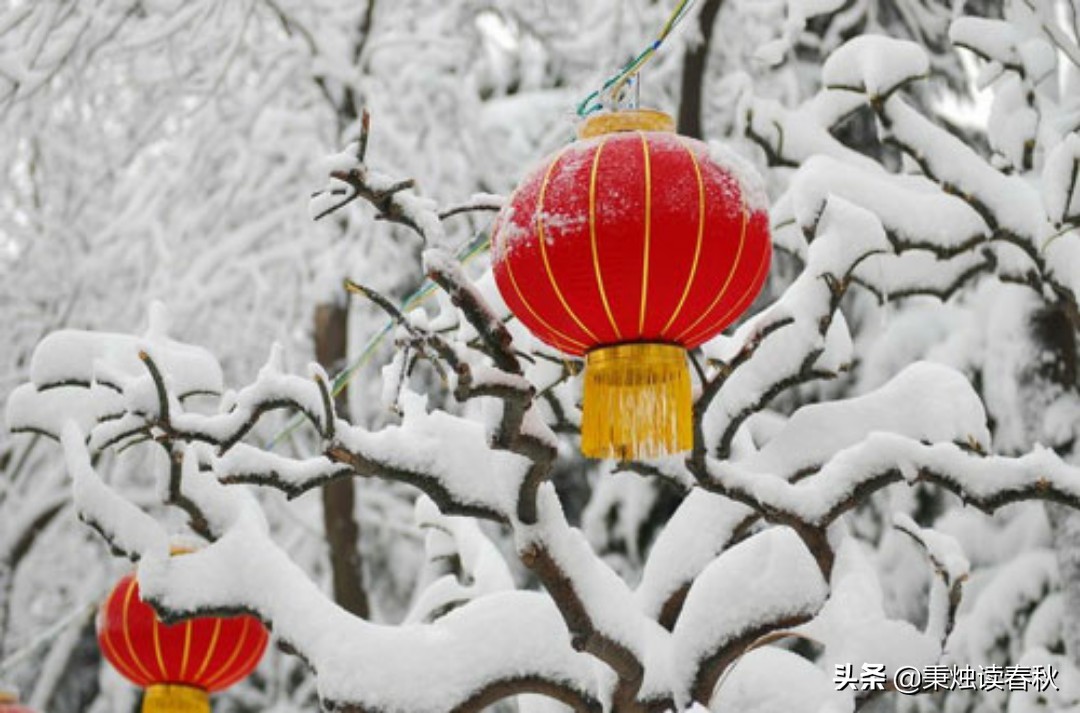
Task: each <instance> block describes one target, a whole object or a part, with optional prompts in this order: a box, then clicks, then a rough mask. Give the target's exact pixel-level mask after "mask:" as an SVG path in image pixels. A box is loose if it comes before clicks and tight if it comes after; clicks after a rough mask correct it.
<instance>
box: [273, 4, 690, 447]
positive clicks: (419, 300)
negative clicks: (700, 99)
mask: <svg viewBox="0 0 1080 713" xmlns="http://www.w3.org/2000/svg"><path fill="white" fill-rule="evenodd" d="M693 4H694V0H680V2H679V4H678V5H676V6H675V10H674V11H673V12H672V13H671V15H670V16H669V17H668V19H667V22H665V23H664V26H663V28H661V30H660V34H658V35H657V36H656V39H655V40H653V42H652V44H651V45H649V46H648V47H646V48H645V49H644V50H642V51H641V52H640V53H638V55H637V56H636V57H634V58H633V59H631V60H630V61H629V62H627V63H626V64H625V65H623V67H622V69H620V70H619V71H618V72H617V73H616V74H614V75H613V76H611V77H609V78H608V79H607V81H605V82H604V84H603V86H602V87H601V88H600V89H597V90H596V91H594V92H593V93H592V94H590V95H589V96H587V97H585V99H583V100H582V101H581V103H580V104H578V108H577V113H578V116H588V115H589V114H592V113H593V112H595V111H599V110H600V109H602V108H603V104H602V103H601V102H599V101H597V99H598V98H599V97H600V95H601V94H604V93H606V92H607V91H608V90H609V89H612V88H615V90H616V91H617V92H619V91H621V90H622V86H623V85H624V84H626V83H627V82H629V81H631V80H632V79H633V78H634V76H635V75H637V73H638V72H640V71H641V68H642V67H644V66H645V64H646V63H647V62H648V61H649V60H650V59H652V57H653V55H654V54H656V51H657V50H658V49H660V45H662V44H663V43H664V40H666V39H667V38H668V35H670V34H671V33H672V32H673V31H674V30H675V28H676V27H677V26H678V24H679V23H680V22H681V21H682V19H683V18H684V17H686V14H687V12H689V11H690V7H691V6H692V5H693ZM488 247H489V238H488V236H487V235H485V234H484V233H480V234H478V235H477V236H476V237H474V238H473V239H472V240H471V241H469V242H468V243H466V244H465V245H464V246H462V248H461V249H460V250H458V252H457V254H456V257H457V259H458V260H460V261H461V262H462V263H463V264H467V263H468V262H469V261H471V260H472V259H473V258H475V257H476V256H477V255H480V254H482V253H484V252H486V251H487V249H488ZM434 291H435V283H433V282H432V281H431V280H427V279H425V280H424V282H423V283H421V285H420V287H419V288H418V289H417V290H416V291H415V292H413V293H412V294H411V295H409V296H408V297H406V298H405V301H404V302H402V304H401V308H400V309H401V312H402V314H407V313H408V312H410V311H412V310H414V309H416V307H418V306H419V305H421V304H423V303H424V302H425V301H426V300H427V298H428V297H430V296H431V294H432V292H434ZM393 328H394V321H393V320H388V321H387V322H386V324H384V325H383V327H382V329H380V330H379V331H378V332H376V333H375V334H374V335H372V337H371V338H370V339H369V340H368V342H367V344H365V345H364V349H363V351H361V352H360V354H359V355H358V356H357V357H356V359H354V360H353V361H352V363H351V364H349V365H348V366H346V367H345V368H344V369H343V370H342V371H341V372H339V373H338V374H337V375H336V376H335V377H334V379H333V381H332V384H331V387H332V388H331V393H332V394H333V395H334V396H337V395H339V394H340V393H341V392H342V391H344V390H345V387H346V386H348V385H349V382H350V381H352V378H353V377H354V376H355V375H356V372H358V371H359V370H360V369H361V368H363V367H364V365H365V364H367V363H368V362H369V361H370V360H371V357H372V356H373V355H374V354H375V350H376V349H378V347H379V345H380V344H382V341H383V339H385V338H386V335H387V334H389V333H390V331H391V330H392V329H393ZM303 422H304V417H303V416H301V415H299V414H297V415H296V416H294V417H293V418H292V419H291V420H290V421H289V423H288V424H287V425H286V426H285V428H284V429H282V431H281V432H279V433H278V434H277V435H275V436H274V437H273V438H272V439H270V441H269V442H268V443H267V444H266V447H267V448H268V449H270V448H273V447H274V446H276V445H277V444H278V443H280V442H281V439H283V438H285V437H287V436H289V435H290V434H291V433H293V432H294V431H295V430H296V429H297V428H299V427H300V425H301V424H302V423H303Z"/></svg>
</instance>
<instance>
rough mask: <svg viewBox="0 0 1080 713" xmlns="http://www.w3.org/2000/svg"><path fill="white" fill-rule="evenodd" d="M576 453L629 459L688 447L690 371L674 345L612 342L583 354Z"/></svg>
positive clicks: (684, 353)
mask: <svg viewBox="0 0 1080 713" xmlns="http://www.w3.org/2000/svg"><path fill="white" fill-rule="evenodd" d="M584 402H585V403H584V405H583V408H582V414H581V451H582V453H584V454H585V455H586V456H588V457H590V458H618V459H620V460H632V459H636V458H652V457H655V456H662V455H668V454H670V453H678V452H680V451H687V450H690V447H691V445H692V443H693V431H692V427H691V413H690V409H691V396H690V370H689V369H688V368H687V366H686V351H685V350H684V349H683V348H682V347H680V346H677V345H674V344H617V345H615V346H611V347H601V348H600V349H595V350H593V351H591V352H589V353H588V355H587V356H586V358H585V395H584Z"/></svg>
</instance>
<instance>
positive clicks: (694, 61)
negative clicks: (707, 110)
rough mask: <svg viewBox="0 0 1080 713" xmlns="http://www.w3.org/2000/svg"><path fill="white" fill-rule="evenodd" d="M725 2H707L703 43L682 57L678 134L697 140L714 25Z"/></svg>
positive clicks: (702, 21) (702, 25)
mask: <svg viewBox="0 0 1080 713" xmlns="http://www.w3.org/2000/svg"><path fill="white" fill-rule="evenodd" d="M722 1H723V0H705V4H704V5H702V6H701V12H700V14H698V27H699V28H700V30H701V42H699V43H698V44H696V45H695V46H693V47H690V48H688V49H687V50H686V54H685V55H684V56H683V71H682V82H681V91H680V95H679V121H678V132H679V133H680V134H682V135H683V136H690V137H692V138H695V139H700V138H702V128H701V103H702V101H701V100H702V95H703V93H704V92H703V86H702V85H703V84H704V82H705V69H706V67H707V66H708V62H709V45H710V44H711V42H712V33H713V25H714V24H716V15H717V14H718V13H719V12H720V5H721V3H722Z"/></svg>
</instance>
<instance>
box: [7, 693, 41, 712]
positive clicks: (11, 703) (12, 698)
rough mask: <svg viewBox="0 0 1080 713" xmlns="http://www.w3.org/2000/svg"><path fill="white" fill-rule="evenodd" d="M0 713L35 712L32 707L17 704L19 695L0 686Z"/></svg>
mask: <svg viewBox="0 0 1080 713" xmlns="http://www.w3.org/2000/svg"><path fill="white" fill-rule="evenodd" d="M0 713H36V712H35V711H34V709H33V708H27V707H26V706H24V705H20V704H19V697H18V696H17V695H15V694H14V693H13V692H11V691H8V690H5V689H2V688H0Z"/></svg>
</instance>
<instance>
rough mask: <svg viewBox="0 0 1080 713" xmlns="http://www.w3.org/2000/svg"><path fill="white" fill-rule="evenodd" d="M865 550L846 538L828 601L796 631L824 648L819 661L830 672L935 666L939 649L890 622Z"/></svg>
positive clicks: (901, 623)
mask: <svg viewBox="0 0 1080 713" xmlns="http://www.w3.org/2000/svg"><path fill="white" fill-rule="evenodd" d="M864 548H865V546H864V545H863V544H861V543H860V542H858V541H857V540H855V539H853V538H847V539H845V540H844V541H843V543H842V544H841V546H840V548H839V550H838V551H837V553H836V562H835V564H834V565H833V571H832V576H831V578H830V588H829V589H830V591H829V598H828V601H827V602H826V603H825V605H824V607H823V608H822V609H821V612H820V613H819V614H818V615H817V616H816V617H815V618H814V619H813V620H812V621H810V622H808V623H806V624H804V625H802V626H801V627H799V628H798V629H797V632H798V633H799V634H801V635H803V636H806V637H808V638H810V639H811V640H813V641H816V642H818V643H819V644H821V645H822V646H823V647H824V652H823V653H822V657H821V659H820V661H819V663H820V665H821V666H822V667H823V668H824V669H825V670H826V671H834V670H835V667H836V666H837V665H844V664H851V665H852V667H853V668H854V670H855V671H858V670H860V669H861V668H862V665H863V664H864V663H870V664H884V665H885V670H886V671H887V672H894V671H896V670H897V669H898V668H900V667H901V666H915V667H916V668H921V667H922V666H925V665H928V664H932V663H936V662H937V660H938V658H939V656H940V653H941V647H940V644H939V643H938V642H937V641H936V640H935V639H934V638H933V637H930V636H927V635H926V634H924V633H923V632H920V631H919V630H918V629H916V628H915V627H914V626H912V625H911V624H910V623H909V622H906V621H902V620H897V619H891V618H888V617H887V616H886V614H885V609H884V603H883V592H882V590H881V584H880V582H879V581H878V577H877V574H876V573H875V572H874V569H873V565H872V564H871V562H870V560H869V559H868V557H867V554H866V552H865V549H864Z"/></svg>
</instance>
